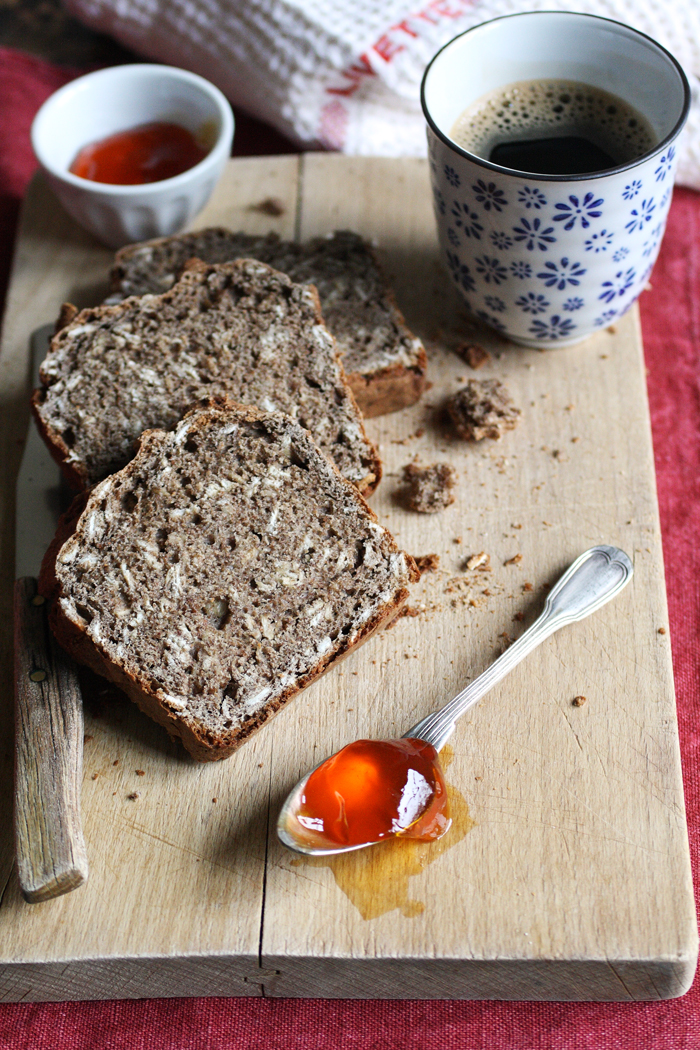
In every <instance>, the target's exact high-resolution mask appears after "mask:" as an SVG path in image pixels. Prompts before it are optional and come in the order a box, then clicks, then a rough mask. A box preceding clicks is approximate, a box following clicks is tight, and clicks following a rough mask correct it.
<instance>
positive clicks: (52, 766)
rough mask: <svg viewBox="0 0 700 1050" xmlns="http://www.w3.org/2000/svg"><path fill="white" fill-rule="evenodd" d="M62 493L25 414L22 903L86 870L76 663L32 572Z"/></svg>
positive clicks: (19, 541)
mask: <svg viewBox="0 0 700 1050" xmlns="http://www.w3.org/2000/svg"><path fill="white" fill-rule="evenodd" d="M52 332H53V328H52V326H44V327H43V328H40V329H37V331H36V332H34V333H33V335H32V337H31V344H30V345H31V354H32V374H33V381H34V386H38V384H39V366H40V364H41V362H42V361H43V360H44V358H45V357H46V354H47V351H48V344H49V339H50V337H51V334H52ZM64 491H65V490H64V489H63V487H62V484H61V472H60V470H59V468H58V466H57V465H56V464H55V463H54V461H53V460H52V458H51V456H50V454H49V451H48V449H47V448H46V445H45V444H44V442H43V441H42V439H41V437H40V435H39V433H38V431H37V429H36V426H35V425H34V422H33V420H31V421H30V424H29V430H28V434H27V442H26V445H25V448H24V453H23V456H22V462H21V465H20V470H19V475H18V478H17V512H16V555H15V575H16V577H17V578H16V582H15V592H14V632H15V633H14V641H15V796H14V809H15V848H16V854H17V870H18V875H19V883H20V888H21V890H22V893H23V895H24V898H25V900H27V901H29V902H30V903H35V902H39V901H45V900H49V899H50V898H52V897H58V896H60V895H61V894H63V893H68V892H69V891H70V890H73V889H76V888H77V887H78V886H80V885H82V884H83V883H84V882H85V880H86V879H87V875H88V863H87V854H86V851H85V842H84V839H83V832H82V825H81V818H80V787H81V783H82V765H83V706H82V697H81V693H80V684H79V680H78V674H77V669H76V667H75V664H74V663H73V661H72V660H71V659H70V657H68V656H67V654H66V653H64V652H63V651H62V650H61V649H60V648H59V646H58V645H57V644H56V642H55V640H54V638H53V635H52V633H51V630H50V628H49V623H48V603H47V602H46V601H45V599H44V598H43V597H42V596H41V595H40V594H39V593H38V588H37V579H36V577H37V576H38V575H39V570H40V567H41V561H42V558H43V556H44V554H45V552H46V549H47V547H48V546H49V544H50V542H51V541H52V540H53V537H54V534H55V532H56V522H57V519H58V515H59V513H60V511H61V510H62V509H63V506H62V504H65V503H66V502H67V500H66V499H65V495H64Z"/></svg>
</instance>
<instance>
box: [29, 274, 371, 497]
mask: <svg viewBox="0 0 700 1050" xmlns="http://www.w3.org/2000/svg"><path fill="white" fill-rule="evenodd" d="M40 377H41V382H42V384H43V386H42V387H41V389H39V390H37V391H36V392H35V394H34V398H33V408H34V412H35V415H36V418H37V421H38V423H39V427H40V430H41V431H42V433H43V435H44V438H45V439H46V441H47V443H48V445H49V448H50V449H51V450H52V452H53V454H54V455H55V457H56V458H57V460H58V461H59V462H60V463H61V465H62V467H63V469H64V472H65V473H66V475H67V477H68V480H69V482H70V483H71V484H73V485H74V486H75V487H78V488H86V487H89V486H90V485H93V484H95V482H97V481H99V480H101V479H102V478H104V477H106V476H107V475H108V474H111V473H112V472H113V471H115V470H119V469H120V468H121V467H123V466H124V465H125V464H126V463H127V462H128V460H129V459H130V458H131V456H132V455H133V454H134V450H135V444H136V442H137V440H138V438H139V437H140V436H141V434H142V433H143V432H144V430H147V429H149V428H153V427H162V428H164V429H171V428H172V427H174V426H175V424H176V423H177V422H178V421H179V420H180V419H182V416H183V415H184V413H185V412H186V410H187V409H188V407H189V406H190V405H192V404H193V403H194V402H196V401H198V400H200V399H201V398H202V397H211V396H229V397H231V398H232V400H235V401H237V402H241V403H243V404H254V405H257V406H258V407H260V408H263V409H267V410H270V411H281V412H285V413H286V414H288V415H290V416H292V417H293V418H295V419H297V420H298V422H300V423H301V424H302V425H303V426H305V427H306V428H307V429H308V430H310V431H311V432H312V433H313V435H314V437H315V440H316V441H317V443H318V444H319V446H320V447H321V449H322V450H323V451H324V452H325V453H326V454H327V455H328V456H329V457H330V458H331V459H332V460H333V462H334V463H335V464H336V466H337V467H338V469H339V470H340V472H341V474H343V476H344V477H346V478H347V479H348V480H350V481H352V482H353V483H354V484H356V485H357V486H358V488H359V489H360V491H362V492H366V493H369V492H371V491H372V490H373V489H374V488H375V486H376V485H377V483H378V481H379V478H380V476H381V465H380V462H379V458H378V456H377V452H376V450H375V448H374V446H373V445H372V443H371V442H370V440H369V438H368V437H367V435H366V433H365V430H364V426H363V423H362V417H361V415H360V412H359V410H358V408H357V405H356V403H355V400H354V398H353V396H352V392H351V390H350V388H349V386H348V384H347V382H346V380H345V376H344V373H343V368H342V365H341V364H340V361H339V358H338V353H337V348H336V346H335V343H334V340H333V337H332V336H331V335H330V333H329V332H328V330H327V329H326V328H325V327H324V325H323V323H322V319H321V314H320V310H319V306H318V296H317V295H316V292H315V290H314V289H313V288H312V287H302V286H301V285H298V284H293V283H292V282H291V281H290V280H289V278H288V277H286V276H285V275H284V274H281V273H278V272H277V271H276V270H273V269H271V267H269V266H266V265H265V264H264V263H259V262H255V261H254V260H250V259H248V260H241V261H238V262H233V263H225V264H222V265H219V266H206V265H205V264H204V263H193V264H192V268H190V269H189V270H188V271H187V272H186V273H184V274H183V275H182V277H181V278H180V280H179V281H178V283H177V284H175V285H174V286H173V288H172V289H171V290H170V291H169V292H165V293H164V294H163V295H143V296H140V297H131V298H129V299H125V300H123V302H121V303H119V304H117V305H115V306H100V307H96V308H94V309H91V310H83V311H81V313H79V314H78V315H77V316H76V317H74V318H73V320H72V321H71V322H70V323H69V324H68V325H67V326H66V327H64V328H62V329H61V331H60V332H58V334H57V335H56V336H54V338H53V340H52V341H51V350H50V353H49V356H48V357H47V358H46V360H45V361H44V364H43V365H42V368H41V373H40Z"/></svg>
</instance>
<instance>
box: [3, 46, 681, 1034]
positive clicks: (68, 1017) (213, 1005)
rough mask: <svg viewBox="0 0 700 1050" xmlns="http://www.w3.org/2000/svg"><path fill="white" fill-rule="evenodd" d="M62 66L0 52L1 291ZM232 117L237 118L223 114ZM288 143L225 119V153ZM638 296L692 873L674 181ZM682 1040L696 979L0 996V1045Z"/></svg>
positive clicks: (275, 148)
mask: <svg viewBox="0 0 700 1050" xmlns="http://www.w3.org/2000/svg"><path fill="white" fill-rule="evenodd" d="M75 72H77V71H70V70H65V69H59V68H57V67H55V66H50V65H47V64H46V63H44V62H41V61H39V60H37V59H34V58H30V57H29V56H26V55H23V54H19V53H17V52H13V51H9V50H3V49H0V296H1V295H2V293H3V291H4V281H5V280H6V277H7V273H8V270H9V264H10V260H11V254H12V242H13V236H14V229H15V223H16V218H17V211H18V207H19V201H20V199H21V197H22V194H23V192H24V190H25V187H26V185H27V182H28V180H29V177H30V175H31V173H32V171H33V170H34V167H35V161H34V158H33V155H32V151H31V147H30V145H29V126H30V123H31V120H32V117H33V115H34V113H35V112H36V110H37V108H38V107H39V105H40V104H41V103H42V102H43V101H44V99H45V98H46V97H47V96H48V95H49V94H50V93H51V92H52V91H54V90H55V89H56V88H57V87H59V86H60V85H61V84H63V83H65V82H66V81H67V80H69V79H70V78H71V76H73V75H75ZM237 117H238V114H237ZM289 149H290V147H289V146H288V144H286V143H285V141H284V140H283V139H281V138H280V136H278V135H277V134H276V133H275V132H273V131H271V129H268V128H265V126H264V125H260V124H257V123H256V122H252V121H246V120H245V119H244V120H243V121H241V122H240V123H239V131H238V134H237V148H236V152H237V153H248V154H254V153H273V152H283V151H289ZM651 281H652V284H653V290H652V291H650V292H646V293H644V295H643V296H642V299H641V310H642V324H643V330H644V344H645V350H646V360H647V366H648V372H649V380H648V385H649V400H650V404H651V416H652V427H653V434H654V449H655V455H656V470H657V480H658V490H659V505H660V509H661V525H662V530H663V540H664V558H665V564H666V579H667V587H668V599H669V607H670V630H671V641H672V647H673V661H674V668H675V675H676V691H677V698H678V713H679V724H680V738H681V749H682V755H683V768H684V777H685V789H686V805H687V808H688V822H689V827H690V842H691V854H692V860H693V868H694V871H695V872H696V873H697V870H698V864H697V859H698V856H697V855H698V842H699V839H700V753H699V752H700V727H699V726H698V715H699V713H700V684H699V680H698V679H699V676H698V670H699V668H700V659H699V656H698V650H699V645H698V641H699V637H698V636H699V633H700V632H699V627H700V613H699V607H700V601H699V598H700V542H699V540H700V537H699V536H698V531H699V530H698V526H699V525H700V194H696V193H693V192H691V191H689V190H683V189H677V190H676V193H675V196H674V201H673V205H672V208H671V214H670V218H669V224H668V229H667V233H666V237H665V240H664V243H663V247H662V250H661V255H660V258H659V261H658V262H657V264H656V268H655V270H654V273H653V275H652V278H651ZM341 1047H342V1048H343V1050H395V1048H396V1050H403V1048H406V1050H600V1048H605V1050H627V1048H630V1050H631V1048H635V1050H638V1048H643V1050H670V1048H672V1050H697V1048H700V987H699V982H698V981H697V980H696V981H695V983H694V985H693V987H692V988H691V990H690V992H688V994H687V995H686V996H684V997H683V998H682V999H675V1000H670V1001H668V1002H663V1003H635V1004H596V1003H583V1004H573V1005H571V1004H564V1003H561V1004H559V1003H497V1002H451V1001H440V1002H421V1001H408V1002H391V1001H365V1002H358V1001H351V1000H342V1001H323V1000H294V999H263V1000H261V999H175V1000H173V999H167V1000H165V999H161V1000H158V999H152V1000H138V1001H129V1002H100V1003H65V1004H64V1003H61V1004H55V1003H51V1004H21V1003H18V1004H8V1005H0V1050H97V1048H100V1050H154V1048H157V1050H239V1048H240V1050H243V1048H245V1050H321V1048H323V1050H340V1048H341Z"/></svg>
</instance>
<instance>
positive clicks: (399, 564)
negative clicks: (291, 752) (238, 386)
mask: <svg viewBox="0 0 700 1050" xmlns="http://www.w3.org/2000/svg"><path fill="white" fill-rule="evenodd" d="M418 576H419V574H418V571H417V569H416V566H415V563H414V561H413V559H412V558H411V557H410V556H409V555H407V554H404V553H403V552H402V551H400V550H399V549H398V547H397V546H396V543H395V541H394V539H393V537H392V536H391V534H390V533H389V532H388V531H387V529H385V528H383V527H382V526H381V525H379V524H378V523H377V519H376V517H375V515H374V514H373V512H372V511H371V510H370V508H369V507H368V506H367V504H366V503H365V501H364V499H363V498H362V496H360V495H359V493H358V492H357V489H356V488H355V487H354V486H353V485H351V484H350V483H348V482H347V481H345V480H344V479H343V478H342V477H341V476H340V474H339V473H338V471H337V470H336V468H335V467H334V466H333V465H332V464H331V463H330V462H329V461H328V460H327V459H326V457H325V456H324V455H322V453H321V452H320V451H319V449H318V447H317V446H316V445H315V443H314V442H313V440H312V439H311V437H310V435H309V434H308V432H307V431H306V430H305V429H304V428H303V427H301V426H299V424H298V423H295V422H294V421H293V420H291V419H289V418H288V417H287V416H283V415H280V414H276V413H265V412H261V411H259V410H258V409H256V408H249V407H244V406H240V405H233V404H231V403H218V404H215V403H210V404H208V405H205V406H199V407H197V408H195V409H193V410H192V411H191V412H189V413H188V414H187V415H186V416H185V418H184V419H183V420H182V421H181V422H180V423H179V424H178V425H177V426H176V428H175V430H174V431H171V432H166V431H163V430H149V431H147V432H146V433H145V434H144V435H143V437H142V439H141V445H140V449H139V451H138V453H137V455H136V457H135V458H134V459H133V460H132V461H131V463H129V465H128V466H126V467H125V468H124V469H123V470H121V471H120V472H119V473H117V474H113V475H112V476H111V477H108V478H106V479H105V480H104V481H102V482H101V483H100V484H98V485H97V486H96V487H95V488H94V489H93V490H92V492H91V493H89V494H83V495H81V496H78V497H77V498H76V500H75V501H74V505H73V507H72V508H71V511H69V512H68V515H67V516H66V518H65V519H64V521H63V523H62V525H61V527H60V528H59V533H58V534H57V538H56V540H55V541H54V543H53V544H52V547H51V548H50V549H49V551H48V552H47V555H46V557H45V559H44V564H43V567H42V573H41V580H40V589H41V593H43V594H44V595H45V596H46V597H48V598H50V599H52V605H51V625H52V628H53V630H54V633H55V635H56V637H57V639H58V641H59V643H60V644H61V645H62V646H63V647H64V648H65V649H66V650H67V651H68V652H69V653H70V654H71V655H73V656H74V657H75V658H76V659H77V660H78V661H80V662H82V663H84V664H87V665H88V666H89V667H91V668H92V669H93V670H94V671H97V672H98V673H99V674H101V675H103V676H104V677H106V678H108V679H110V680H111V681H113V682H115V683H116V684H117V685H118V686H119V687H120V688H121V689H123V690H124V692H126V693H127V694H128V695H129V696H130V697H131V699H132V700H135V701H136V703H137V704H138V705H139V706H140V707H141V708H142V710H143V711H145V712H146V714H148V715H150V716H151V717H152V718H154V719H155V720H156V721H157V722H159V723H160V724H161V725H163V726H165V727H166V729H168V731H169V732H170V733H171V734H172V735H174V736H178V737H180V738H181V739H182V742H183V744H184V745H185V747H186V748H187V750H188V751H189V752H190V753H191V754H192V755H193V756H194V757H195V758H198V759H218V758H226V757H227V756H228V755H230V754H231V752H232V751H234V750H235V749H236V748H237V747H238V746H239V745H240V744H241V743H242V742H243V741H244V740H245V739H246V738H247V737H248V736H250V734H251V733H253V732H254V731H255V730H256V729H258V728H259V727H260V726H261V725H263V723H264V722H266V721H267V720H268V719H269V718H271V717H272V716H273V715H274V714H275V713H276V712H277V711H279V710H280V708H281V707H282V706H283V705H284V704H285V703H286V702H287V700H289V699H290V697H292V696H294V694H295V693H298V692H299V690H300V689H303V688H304V687H305V686H307V685H309V683H311V682H313V681H314V680H315V679H316V678H318V677H319V675H321V674H323V673H324V672H325V671H326V670H328V668H329V667H330V665H331V664H332V663H334V662H335V661H336V660H337V659H338V658H339V657H341V656H344V655H345V654H347V653H348V652H350V650H352V649H354V648H355V647H356V646H358V645H360V644H361V643H362V642H364V641H365V640H366V639H367V638H368V637H369V636H370V634H371V633H372V632H373V631H374V630H376V629H377V628H378V627H380V626H381V625H383V624H384V623H385V622H387V621H390V620H392V619H393V618H394V617H395V615H396V613H397V611H398V610H399V609H400V608H401V607H402V605H403V603H404V601H405V600H406V598H407V597H408V586H409V584H410V583H411V582H413V581H415V580H416V579H418Z"/></svg>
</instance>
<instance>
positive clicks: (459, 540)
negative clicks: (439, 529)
mask: <svg viewBox="0 0 700 1050" xmlns="http://www.w3.org/2000/svg"><path fill="white" fill-rule="evenodd" d="M452 542H453V543H461V542H462V537H461V536H455V538H454V539H453V540H452Z"/></svg>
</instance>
